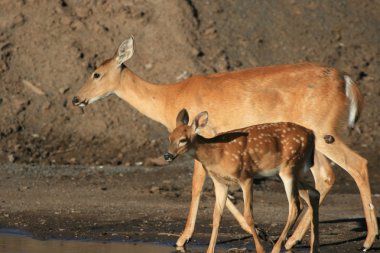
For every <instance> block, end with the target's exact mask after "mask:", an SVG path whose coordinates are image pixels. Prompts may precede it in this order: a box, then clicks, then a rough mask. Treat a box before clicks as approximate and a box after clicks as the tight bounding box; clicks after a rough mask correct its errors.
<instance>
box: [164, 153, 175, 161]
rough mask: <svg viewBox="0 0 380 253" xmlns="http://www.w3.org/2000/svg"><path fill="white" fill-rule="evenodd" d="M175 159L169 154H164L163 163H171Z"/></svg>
mask: <svg viewBox="0 0 380 253" xmlns="http://www.w3.org/2000/svg"><path fill="white" fill-rule="evenodd" d="M175 158H176V156H174V155H172V154H170V153H169V152H166V153H165V154H164V159H165V161H167V162H171V161H173V160H174V159H175Z"/></svg>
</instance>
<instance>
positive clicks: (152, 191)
mask: <svg viewBox="0 0 380 253" xmlns="http://www.w3.org/2000/svg"><path fill="white" fill-rule="evenodd" d="M149 192H150V193H158V192H160V187H158V186H152V187H151V188H150V190H149Z"/></svg>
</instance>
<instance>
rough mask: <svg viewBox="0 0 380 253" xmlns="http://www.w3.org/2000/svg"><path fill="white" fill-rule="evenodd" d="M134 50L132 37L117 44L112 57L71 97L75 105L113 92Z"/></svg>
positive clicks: (83, 103) (80, 104) (83, 105)
mask: <svg viewBox="0 0 380 253" xmlns="http://www.w3.org/2000/svg"><path fill="white" fill-rule="evenodd" d="M133 52H134V45H133V37H132V36H131V37H130V38H129V39H127V40H125V41H124V42H123V43H121V45H120V46H119V49H118V50H117V52H116V53H115V55H114V57H112V58H111V59H108V60H106V61H104V62H103V63H102V64H101V65H100V66H99V67H98V68H97V69H96V70H95V71H94V72H93V73H92V74H91V76H90V77H89V78H88V79H87V81H86V83H85V84H84V85H83V87H82V88H81V89H80V90H79V91H78V93H77V94H76V95H75V96H74V97H73V99H72V103H73V105H75V106H80V107H85V106H86V105H88V104H91V103H93V102H95V101H96V100H98V99H101V98H103V97H106V96H108V95H111V94H113V93H114V92H115V91H116V89H117V88H118V85H119V83H120V77H121V72H122V70H123V69H124V68H126V67H125V62H126V61H128V60H129V59H130V58H131V57H132V56H133Z"/></svg>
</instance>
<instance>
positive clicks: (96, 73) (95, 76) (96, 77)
mask: <svg viewBox="0 0 380 253" xmlns="http://www.w3.org/2000/svg"><path fill="white" fill-rule="evenodd" d="M100 76H101V75H100V73H98V72H95V73H94V75H93V77H94V79H99V78H100Z"/></svg>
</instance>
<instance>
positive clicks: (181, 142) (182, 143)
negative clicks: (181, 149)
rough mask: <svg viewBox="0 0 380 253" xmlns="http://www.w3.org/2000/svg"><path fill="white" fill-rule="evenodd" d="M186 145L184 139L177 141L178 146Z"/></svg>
mask: <svg viewBox="0 0 380 253" xmlns="http://www.w3.org/2000/svg"><path fill="white" fill-rule="evenodd" d="M186 143H187V140H186V139H180V140H179V144H181V145H184V144H186Z"/></svg>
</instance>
